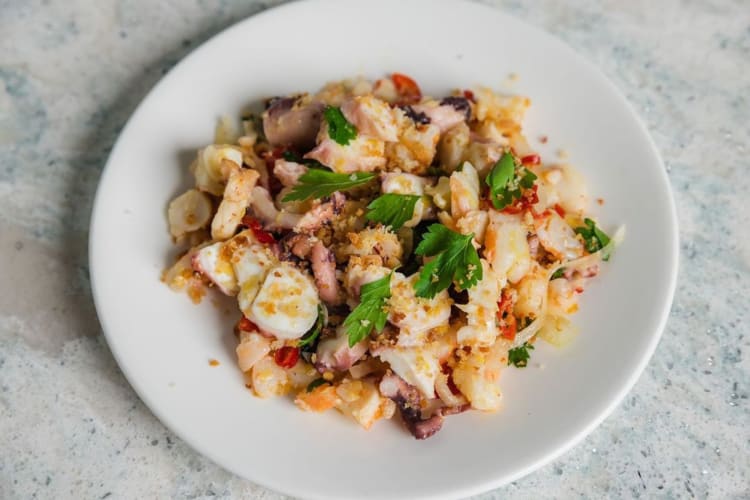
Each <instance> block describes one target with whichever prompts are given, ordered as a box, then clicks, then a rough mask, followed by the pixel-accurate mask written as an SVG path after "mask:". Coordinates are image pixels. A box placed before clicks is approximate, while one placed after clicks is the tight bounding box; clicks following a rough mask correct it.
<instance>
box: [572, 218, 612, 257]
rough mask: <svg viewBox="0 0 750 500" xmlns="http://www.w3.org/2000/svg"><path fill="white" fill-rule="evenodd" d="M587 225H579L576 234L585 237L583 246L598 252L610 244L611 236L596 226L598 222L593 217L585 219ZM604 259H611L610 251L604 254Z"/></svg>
mask: <svg viewBox="0 0 750 500" xmlns="http://www.w3.org/2000/svg"><path fill="white" fill-rule="evenodd" d="M583 223H584V224H586V225H585V226H581V227H577V228H576V229H575V232H576V234H580V235H581V236H582V237H583V246H584V248H586V251H587V252H588V253H594V252H598V251H599V250H601V249H602V248H604V247H606V246H607V245H609V241H610V240H609V236H607V235H606V234H605V233H604V231H602V230H601V229H599V228H598V227H596V223H595V222H594V221H593V220H591V219H588V218H587V219H583ZM602 260H604V261H607V260H609V253H607V254H605V255H602Z"/></svg>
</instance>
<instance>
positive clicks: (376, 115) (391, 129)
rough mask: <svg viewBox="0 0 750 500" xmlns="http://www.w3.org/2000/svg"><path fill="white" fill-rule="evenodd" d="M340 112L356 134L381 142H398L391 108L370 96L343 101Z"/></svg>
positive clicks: (396, 127) (396, 126)
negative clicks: (353, 127) (354, 129)
mask: <svg viewBox="0 0 750 500" xmlns="http://www.w3.org/2000/svg"><path fill="white" fill-rule="evenodd" d="M341 112H342V113H343V114H344V116H345V117H346V119H347V120H349V121H350V122H351V123H352V124H354V126H355V127H357V132H359V133H362V134H365V135H369V136H371V137H375V138H376V139H380V140H381V141H390V142H395V141H397V140H398V125H397V124H396V117H395V116H394V113H393V109H392V108H391V106H390V105H389V104H388V103H387V102H385V101H382V100H380V99H378V98H376V97H373V96H371V95H366V96H358V97H354V98H352V99H349V100H347V101H345V102H344V103H343V104H342V105H341Z"/></svg>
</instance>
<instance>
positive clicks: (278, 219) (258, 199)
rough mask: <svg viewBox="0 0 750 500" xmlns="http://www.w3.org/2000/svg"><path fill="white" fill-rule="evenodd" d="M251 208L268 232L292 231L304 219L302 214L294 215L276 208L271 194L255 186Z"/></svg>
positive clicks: (251, 196)
mask: <svg viewBox="0 0 750 500" xmlns="http://www.w3.org/2000/svg"><path fill="white" fill-rule="evenodd" d="M250 208H251V210H252V211H253V214H254V215H255V216H256V217H257V218H258V220H260V221H261V222H262V223H263V226H264V227H265V228H266V229H268V230H274V229H292V228H294V227H295V226H296V225H297V224H298V223H299V222H300V220H301V219H302V215H300V214H293V213H290V212H287V211H285V210H279V209H278V208H276V205H274V203H273V199H272V198H271V193H269V192H268V190H267V189H266V188H264V187H261V186H255V187H254V188H253V190H252V191H251V194H250Z"/></svg>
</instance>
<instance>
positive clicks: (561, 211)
mask: <svg viewBox="0 0 750 500" xmlns="http://www.w3.org/2000/svg"><path fill="white" fill-rule="evenodd" d="M552 208H554V209H555V212H557V215H559V216H560V217H565V209H564V208H563V207H561V206H560V204H559V203H555V206H554V207H552Z"/></svg>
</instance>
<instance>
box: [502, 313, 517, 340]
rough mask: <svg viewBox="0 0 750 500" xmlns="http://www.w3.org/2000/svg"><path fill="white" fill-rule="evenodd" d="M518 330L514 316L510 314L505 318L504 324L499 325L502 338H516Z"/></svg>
mask: <svg viewBox="0 0 750 500" xmlns="http://www.w3.org/2000/svg"><path fill="white" fill-rule="evenodd" d="M517 331H518V322H517V321H516V317H515V316H513V315H512V314H511V315H510V316H508V317H507V318H505V325H503V326H501V327H500V336H501V337H502V338H504V339H508V340H510V341H513V340H515V339H516V333H517Z"/></svg>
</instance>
